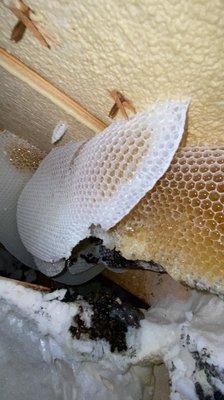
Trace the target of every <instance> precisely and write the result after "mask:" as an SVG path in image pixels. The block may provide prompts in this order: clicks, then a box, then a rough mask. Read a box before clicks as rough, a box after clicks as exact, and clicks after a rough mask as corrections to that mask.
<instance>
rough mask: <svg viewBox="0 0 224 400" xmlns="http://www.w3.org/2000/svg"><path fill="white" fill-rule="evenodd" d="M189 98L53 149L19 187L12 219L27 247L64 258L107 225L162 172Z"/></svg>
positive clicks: (47, 256) (36, 252)
mask: <svg viewBox="0 0 224 400" xmlns="http://www.w3.org/2000/svg"><path fill="white" fill-rule="evenodd" d="M187 108H188V102H186V101H182V102H181V101H177V102H175V101H167V102H164V103H156V104H154V105H152V107H151V108H150V109H149V110H147V111H144V112H141V113H138V114H136V115H134V116H133V117H132V118H131V119H130V120H128V121H126V120H125V121H119V122H116V123H113V124H111V125H110V126H109V127H108V128H106V129H105V130H104V131H103V132H101V133H100V134H98V135H96V136H95V137H93V138H92V139H90V140H89V141H87V142H71V143H69V144H67V145H65V146H64V147H60V148H56V149H53V150H52V151H51V152H50V154H49V155H48V156H47V157H46V158H45V159H44V160H43V162H42V163H41V165H40V167H39V168H38V170H37V171H36V173H35V174H34V175H33V177H32V178H31V180H30V181H29V182H28V183H27V185H26V186H25V188H24V190H23V191H22V193H21V195H20V198H19V201H18V207H17V224H18V229H19V233H20V236H21V239H22V241H23V243H24V245H25V247H26V248H27V250H28V251H29V252H30V253H31V254H33V255H34V256H36V257H38V258H40V259H41V260H43V261H47V262H56V261H59V260H61V259H62V258H68V257H69V256H70V254H71V251H72V249H73V247H74V246H75V245H76V244H78V243H79V242H80V241H81V240H82V239H84V238H86V237H88V236H90V233H91V232H90V228H91V226H92V225H100V226H101V227H102V229H104V230H108V229H109V228H111V227H112V226H114V225H115V224H116V223H117V222H118V221H120V220H121V219H122V218H123V217H124V216H125V215H126V214H127V213H128V212H129V211H130V210H131V209H132V208H133V207H134V206H135V205H136V204H137V203H138V201H139V200H140V199H141V198H142V197H143V196H144V195H145V193H147V192H148V191H149V190H150V189H151V188H152V187H153V186H154V185H155V183H156V182H157V180H158V179H159V178H160V177H161V176H162V175H163V174H164V172H165V171H166V170H167V168H168V167H169V165H170V163H171V160H172V158H173V156H174V154H175V152H176V150H177V148H178V146H179V143H180V141H181V138H182V135H183V131H184V125H185V119H186V112H187Z"/></svg>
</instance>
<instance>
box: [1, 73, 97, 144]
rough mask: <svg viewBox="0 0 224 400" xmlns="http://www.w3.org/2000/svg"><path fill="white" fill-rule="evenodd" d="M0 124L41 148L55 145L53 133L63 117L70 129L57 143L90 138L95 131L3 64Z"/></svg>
mask: <svg viewBox="0 0 224 400" xmlns="http://www.w3.org/2000/svg"><path fill="white" fill-rule="evenodd" d="M0 85H1V90H0V124H1V126H2V127H5V128H6V129H8V130H10V131H11V132H13V133H15V134H17V135H18V136H19V137H21V138H23V139H25V140H28V141H29V142H30V143H32V144H34V145H35V146H37V147H39V148H40V149H42V150H46V151H49V150H50V149H51V148H52V144H51V141H52V133H53V131H54V129H55V126H56V125H57V124H58V122H59V121H60V120H62V121H65V122H66V123H67V124H68V129H67V131H66V133H65V134H64V136H63V138H62V139H61V140H60V142H59V143H58V144H59V145H63V144H65V143H67V142H68V141H70V140H71V139H72V138H73V139H74V140H82V139H88V138H90V137H92V136H93V132H92V131H91V130H90V129H89V128H87V127H86V126H84V125H83V124H81V123H79V122H78V121H77V120H76V119H75V118H73V117H71V116H70V115H68V114H67V113H66V112H64V111H63V110H61V109H60V108H59V107H58V106H56V105H55V104H53V103H52V102H51V100H48V99H46V98H45V97H44V96H42V95H41V94H39V93H37V92H36V91H35V90H34V89H32V88H30V87H29V86H28V85H27V84H26V83H23V82H22V81H21V80H20V79H18V78H15V77H14V76H12V75H11V74H10V73H9V72H7V71H5V70H4V69H3V68H1V67H0Z"/></svg>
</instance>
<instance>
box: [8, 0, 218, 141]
mask: <svg viewBox="0 0 224 400" xmlns="http://www.w3.org/2000/svg"><path fill="white" fill-rule="evenodd" d="M27 4H29V5H30V7H31V8H32V9H33V10H34V11H35V14H34V15H33V19H34V20H35V21H36V23H37V26H38V27H39V29H40V31H41V32H42V33H43V34H44V35H45V37H46V39H47V40H48V41H49V43H50V45H51V49H50V50H49V49H47V48H44V47H42V46H41V45H40V44H39V42H38V41H37V40H36V39H35V38H34V37H33V35H32V33H30V32H28V31H27V32H26V33H25V36H24V38H23V39H22V41H21V42H19V43H17V44H16V43H13V42H11V41H10V40H9V38H10V34H11V30H12V28H13V26H14V25H15V23H16V21H17V19H16V17H14V15H13V14H12V13H11V12H10V11H9V10H8V9H7V8H6V7H5V6H4V5H3V4H1V5H0V13H1V16H0V20H1V30H2V33H1V39H0V44H1V46H2V47H4V48H5V49H6V50H8V51H9V52H11V53H12V54H14V55H15V56H17V57H18V58H19V59H21V60H22V61H23V62H24V63H25V64H27V65H28V66H30V67H32V68H33V69H34V70H36V71H37V72H38V73H40V74H41V75H42V76H43V77H45V78H46V79H48V80H49V81H50V82H52V83H53V84H55V85H56V86H57V87H59V88H61V89H62V90H63V91H65V92H66V93H68V94H69V95H70V96H72V97H73V98H74V99H75V100H77V101H79V102H80V103H81V104H82V105H83V106H84V107H85V108H87V109H88V110H89V111H90V112H92V113H94V114H95V115H97V116H98V117H99V118H100V119H102V120H104V121H105V122H110V121H109V119H108V118H107V115H108V111H109V109H110V107H111V103H112V101H111V99H110V98H109V96H108V93H107V89H113V88H117V89H118V90H120V91H122V92H124V93H125V94H126V95H127V97H129V98H130V99H132V100H133V102H134V103H135V105H136V108H137V109H141V108H144V107H146V105H147V104H150V103H152V102H153V101H155V100H157V99H164V98H165V97H171V98H177V97H179V96H180V97H188V96H189V97H191V99H192V103H191V108H190V112H189V121H188V132H189V136H188V141H189V143H191V144H198V143H212V144H213V143H223V142H224V136H223V124H224V112H223V111H224V82H223V70H224V52H223V50H224V49H223V47H224V45H223V43H224V41H223V37H224V2H223V1H222V0H214V1H212V2H211V1H210V0H203V1H201V0H189V1H186V0H172V1H170V0H156V1H155V0H140V1H135V0H132V1H129V2H126V1H124V0H115V1H113V2H111V1H108V0H106V1H104V0H86V1H85V2H75V1H73V0H66V1H65V0H51V1H50V2H46V1H45V0H38V1H34V0H27ZM1 96H2V95H1ZM15 101H17V102H18V96H17V99H16V100H15ZM13 104H15V102H14V103H13ZM41 108H42V109H43V108H45V104H44V103H43V104H42V105H41V103H40V104H39V106H38V110H39V114H40V116H42V115H43V116H44V115H45V114H44V111H43V110H41ZM38 119H39V118H38ZM37 125H38V123H37V124H34V128H36V126H37ZM21 131H22V129H20V131H19V134H20V132H21ZM38 132H39V131H38ZM88 135H89V132H87V136H88Z"/></svg>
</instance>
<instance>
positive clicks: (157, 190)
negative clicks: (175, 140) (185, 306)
mask: <svg viewBox="0 0 224 400" xmlns="http://www.w3.org/2000/svg"><path fill="white" fill-rule="evenodd" d="M109 235H110V238H113V243H114V245H116V248H117V250H120V251H121V252H122V254H123V256H125V257H126V258H128V259H140V260H148V261H149V260H153V261H155V262H156V263H159V264H160V265H162V266H163V267H164V268H165V269H166V270H167V272H168V273H169V274H170V275H171V276H172V277H173V278H175V279H176V280H181V281H184V282H186V283H187V284H189V285H190V286H192V287H195V286H196V287H199V288H201V289H203V288H206V289H210V290H211V291H213V292H216V293H217V292H219V293H224V147H221V148H211V149H209V148H203V147H200V148H196V147H195V148H191V147H186V148H182V149H181V150H179V151H178V152H177V154H176V156H175V158H174V159H173V161H172V164H171V166H170V168H169V169H168V170H167V172H166V173H165V175H164V176H163V177H162V178H161V179H160V180H159V181H158V182H157V184H156V185H155V186H154V188H153V189H152V190H151V191H150V192H148V193H147V194H146V195H145V196H144V197H143V198H142V200H141V201H140V202H139V203H138V204H137V205H136V206H135V207H134V208H133V210H132V211H131V212H130V213H129V214H128V215H127V216H126V217H124V218H123V219H122V220H121V221H120V222H119V223H118V224H117V225H116V226H115V227H114V228H112V229H111V230H110V233H109Z"/></svg>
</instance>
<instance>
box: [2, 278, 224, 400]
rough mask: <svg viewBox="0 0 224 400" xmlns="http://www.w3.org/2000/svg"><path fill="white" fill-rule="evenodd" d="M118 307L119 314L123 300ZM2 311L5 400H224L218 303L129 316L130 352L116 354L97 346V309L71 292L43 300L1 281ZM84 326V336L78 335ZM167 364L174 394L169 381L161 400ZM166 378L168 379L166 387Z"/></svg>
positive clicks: (197, 298)
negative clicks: (162, 369)
mask: <svg viewBox="0 0 224 400" xmlns="http://www.w3.org/2000/svg"><path fill="white" fill-rule="evenodd" d="M99 301H100V299H99V298H98V300H97V304H98V306H99ZM116 302H117V306H115V309H116V310H117V312H118V311H119V304H120V303H121V302H122V300H121V299H120V298H116V299H115V303H116ZM0 303H1V312H0V320H1V335H0V347H1V348H2V349H4V352H2V353H3V354H2V356H1V363H2V364H3V365H4V367H5V368H1V370H0V379H1V382H2V385H1V396H2V398H3V400H5V399H9V398H11V397H12V396H11V394H13V395H15V392H16V394H17V399H18V400H20V399H21V400H26V399H30V395H32V399H33V400H38V399H39V398H40V395H41V397H44V398H46V399H48V398H49V399H51V398H52V396H53V397H55V398H57V399H58V400H65V399H67V398H70V399H72V400H76V399H80V400H84V399H87V398H88V399H90V400H91V399H92V400H95V399H96V398H97V399H102V400H104V399H105V398H107V399H110V400H123V399H130V400H132V399H133V400H157V399H158V400H161V398H163V399H164V400H165V399H167V398H168V396H169V394H168V392H167V391H168V390H169V391H170V399H171V400H198V399H209V398H211V399H222V398H223V394H224V385H223V379H224V372H223V371H224V354H223V348H224V345H223V340H224V339H223V317H224V303H223V301H222V300H221V299H219V298H218V297H216V296H211V295H206V294H198V293H193V294H192V296H191V297H190V298H189V300H188V301H184V302H183V301H180V300H177V299H175V298H174V299H171V298H170V297H168V298H166V299H163V301H160V302H159V303H158V304H157V305H155V306H154V307H152V308H151V309H149V310H148V311H143V310H142V311H140V310H138V309H135V310H133V309H129V317H128V315H127V317H128V320H127V321H129V322H128V324H127V326H128V327H127V330H126V331H125V339H124V340H125V344H126V348H125V349H123V350H122V351H118V350H117V349H116V350H115V351H114V350H112V349H111V346H110V343H109V341H108V339H105V338H102V337H101V338H98V340H96V338H95V339H94V338H93V339H92V340H90V339H89V335H91V332H92V330H94V329H95V328H94V327H95V323H96V320H95V317H96V315H95V314H96V308H95V306H94V303H93V304H92V303H91V302H89V303H88V301H86V300H85V299H83V298H82V297H80V296H79V298H77V297H76V298H75V299H73V300H72V299H71V298H69V296H67V293H66V290H65V289H62V290H58V291H55V292H52V293H41V292H39V291H34V290H32V289H28V288H24V287H22V286H21V285H19V284H18V283H15V282H13V281H9V280H5V279H1V280H0ZM98 311H99V309H98ZM101 312H104V308H102V309H101ZM139 312H140V314H141V318H140V325H139V324H137V325H136V324H134V325H133V322H131V320H130V316H135V318H136V316H137V315H138V314H139ZM112 319H113V315H112V314H111V315H110V316H109V320H110V322H111V320H112ZM217 321H218V323H217ZM98 322H99V321H98ZM126 323H127V322H126ZM78 326H79V327H80V328H81V332H80V333H79V334H78V335H75V334H74V333H75V332H76V333H77V328H78ZM91 329H92V330H91ZM12 349H13V352H12ZM18 349H19V351H18ZM161 362H163V363H164V364H165V365H166V368H167V371H168V373H169V378H170V388H169V389H168V387H167V380H166V378H165V382H164V381H163V382H164V386H165V387H164V388H161V389H164V390H162V394H161V392H160V394H161V397H159V394H158V389H159V388H158V383H157V388H155V383H156V382H155V378H156V377H158V373H157V374H156V375H154V373H153V372H154V371H153V365H154V364H158V363H161ZM9 365H10V368H9ZM30 366H32V368H30ZM34 368H35V373H33V371H34ZM18 370H20V371H21V373H20V374H18V372H17V371H18ZM43 371H44V374H43ZM6 377H7V379H6ZM162 377H163V379H164V373H162V376H160V383H161V384H162V380H161V378H162ZM26 381H27V382H29V384H30V391H29V392H28V391H27V387H26V385H24V382H26ZM38 386H40V387H39V388H38ZM24 388H25V389H26V391H24ZM155 389H157V390H155ZM156 391H157V396H158V397H156V396H155V393H156ZM202 395H203V396H202ZM10 396H11V397H10Z"/></svg>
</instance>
